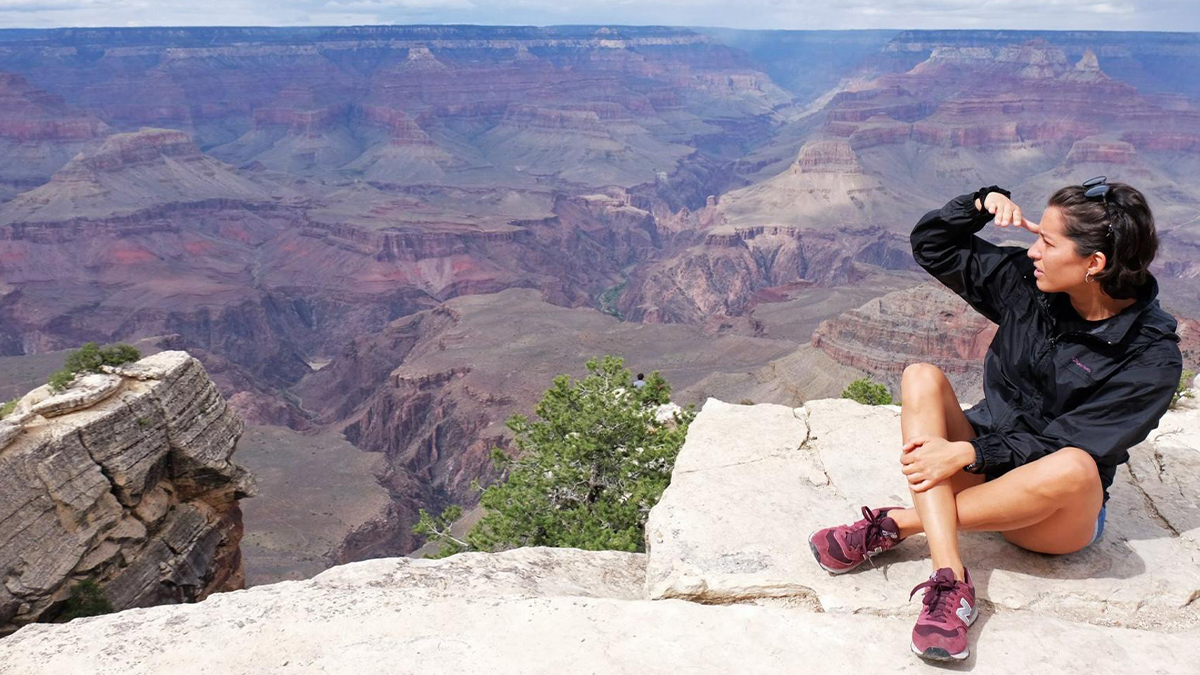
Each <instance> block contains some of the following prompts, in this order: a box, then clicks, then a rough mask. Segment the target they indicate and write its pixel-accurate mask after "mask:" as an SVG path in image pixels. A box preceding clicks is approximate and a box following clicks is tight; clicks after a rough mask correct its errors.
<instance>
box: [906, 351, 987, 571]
mask: <svg viewBox="0 0 1200 675" xmlns="http://www.w3.org/2000/svg"><path fill="white" fill-rule="evenodd" d="M900 399H901V406H900V430H901V434H902V435H903V442H904V443H907V442H908V441H909V439H911V438H914V437H916V436H936V437H938V438H944V439H946V440H950V441H959V440H970V439H971V438H974V436H975V432H974V429H972V427H971V423H970V422H968V421H967V418H966V416H965V415H964V414H963V412H962V408H960V407H959V403H958V397H956V396H955V395H954V389H953V387H951V386H950V382H949V380H947V379H946V376H945V375H944V374H943V373H942V371H941V369H940V368H938V367H937V366H934V365H932V364H929V363H914V364H912V365H910V366H909V367H907V368H905V369H904V375H903V377H902V378H901V381H900ZM963 480H965V479H959V481H960V482H962V481H963ZM979 481H982V477H979ZM912 496H913V505H914V506H915V507H916V516H917V520H918V521H919V527H921V528H922V529H924V531H925V536H926V538H927V539H928V540H929V557H930V558H931V559H932V561H933V569H934V570H939V569H941V568H943V567H949V568H950V569H952V570H954V574H955V576H956V577H957V578H958V579H962V578H963V564H962V559H961V558H960V557H959V553H958V506H957V504H956V503H955V498H954V489H953V486H952V481H948V480H947V481H942V482H941V483H938V484H937V485H934V486H933V487H931V488H929V489H928V490H925V491H924V492H913V493H912ZM889 515H892V514H889ZM896 516H900V518H896ZM906 516H907V517H906ZM911 516H912V514H910V513H896V514H895V515H892V517H893V518H894V519H896V523H897V524H898V525H899V526H900V534H901V536H907V534H908V533H909V532H911V531H913V529H912V525H913V523H912V520H913V519H912V518H911ZM906 525H907V526H908V527H905V526H906ZM906 530H908V531H907V532H906Z"/></svg>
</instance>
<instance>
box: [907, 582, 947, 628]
mask: <svg viewBox="0 0 1200 675" xmlns="http://www.w3.org/2000/svg"><path fill="white" fill-rule="evenodd" d="M956 583H957V582H956V581H955V580H954V574H949V575H946V574H941V570H938V572H936V573H934V575H933V576H931V577H929V580H928V581H923V582H921V583H919V584H917V585H916V587H914V588H913V589H912V592H911V593H909V594H908V599H909V600H912V597H913V596H914V595H916V594H917V591H919V590H921V589H922V588H924V589H926V590H925V597H924V599H922V600H921V602H922V603H924V604H925V611H926V612H928V614H929V618H930V619H933V620H934V621H944V620H945V618H946V613H947V612H948V611H949V609H950V602H948V601H949V600H950V595H951V594H952V593H953V592H954V586H955V584H956Z"/></svg>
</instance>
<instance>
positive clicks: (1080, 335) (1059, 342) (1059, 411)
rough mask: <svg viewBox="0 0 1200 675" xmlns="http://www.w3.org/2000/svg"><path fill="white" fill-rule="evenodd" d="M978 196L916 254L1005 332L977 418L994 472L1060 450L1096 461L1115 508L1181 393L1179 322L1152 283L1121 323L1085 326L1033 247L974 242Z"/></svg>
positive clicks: (991, 357) (952, 206) (916, 242)
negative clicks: (1044, 275) (1119, 480)
mask: <svg viewBox="0 0 1200 675" xmlns="http://www.w3.org/2000/svg"><path fill="white" fill-rule="evenodd" d="M992 218H993V216H992V215H991V214H990V213H988V212H987V211H982V212H981V211H978V210H976V208H975V196H974V194H966V195H962V196H959V197H956V198H955V199H953V200H951V201H950V202H949V203H947V204H946V205H945V206H943V207H942V208H941V209H939V210H936V211H930V212H929V213H927V214H925V216H924V217H922V218H921V220H920V222H918V223H917V226H916V227H915V228H913V231H912V237H911V240H912V249H913V256H914V257H915V258H916V260H917V263H918V264H920V265H921V267H923V268H925V270H927V271H928V272H929V273H930V274H932V275H933V276H934V277H936V278H937V280H938V281H940V282H942V283H943V284H945V285H946V286H947V287H948V288H950V290H952V291H954V292H955V293H957V294H958V295H959V296H961V297H962V298H963V299H964V300H966V301H967V302H968V303H970V304H971V306H972V307H974V308H975V309H976V310H978V311H979V313H981V314H983V315H984V316H986V317H987V318H988V319H991V320H992V321H993V322H995V323H996V324H998V325H999V330H998V331H997V332H996V337H995V339H993V340H992V344H991V346H990V347H989V348H988V351H987V356H986V358H985V360H984V380H983V393H984V399H983V400H982V401H980V402H979V404H977V405H976V406H974V407H973V408H971V409H969V410H967V411H966V415H967V419H968V420H970V422H971V424H972V425H974V427H975V430H976V432H977V433H978V434H979V435H978V437H977V438H975V439H974V440H973V441H971V444H972V445H974V446H975V451H976V456H977V457H978V458H980V459H982V461H983V471H984V472H985V473H986V474H987V475H988V477H989V478H994V477H996V476H999V475H1000V474H1003V473H1005V472H1006V471H1009V470H1011V469H1013V468H1015V467H1018V466H1021V465H1023V464H1027V463H1029V462H1032V461H1034V460H1036V459H1039V458H1041V457H1044V456H1046V455H1048V454H1050V453H1052V452H1055V451H1056V450H1059V449H1060V448H1064V447H1068V446H1073V447H1077V448H1081V449H1082V450H1085V451H1086V452H1087V453H1088V454H1090V455H1091V456H1092V457H1093V458H1095V460H1096V466H1097V467H1098V468H1099V470H1100V480H1101V482H1102V483H1103V485H1104V499H1105V501H1107V500H1108V488H1109V486H1110V485H1112V482H1113V476H1114V475H1115V473H1116V469H1117V467H1118V466H1119V465H1121V464H1123V463H1124V462H1126V461H1128V460H1129V448H1131V447H1133V446H1134V445H1137V444H1138V443H1140V442H1141V441H1142V440H1143V439H1145V438H1146V436H1147V435H1149V433H1150V432H1151V431H1152V430H1153V429H1154V427H1156V426H1158V420H1159V418H1161V417H1162V415H1163V413H1164V412H1166V410H1167V407H1168V406H1169V405H1170V403H1171V397H1172V395H1173V394H1174V392H1175V388H1176V387H1177V386H1178V384H1179V377H1180V374H1181V372H1182V370H1183V359H1182V357H1181V355H1180V352H1179V345H1178V342H1179V336H1178V335H1176V334H1175V329H1176V326H1177V323H1176V321H1175V319H1174V317H1172V316H1171V315H1170V314H1168V313H1167V312H1165V311H1163V309H1162V308H1161V307H1159V304H1158V300H1157V299H1156V296H1157V295H1158V283H1157V282H1156V281H1155V280H1154V279H1153V277H1151V280H1150V283H1148V284H1146V286H1145V287H1143V289H1142V294H1141V295H1140V297H1138V298H1137V300H1136V302H1135V303H1134V304H1132V305H1130V306H1129V307H1126V308H1125V309H1124V310H1123V311H1121V312H1120V313H1119V314H1117V315H1116V316H1114V317H1111V318H1109V319H1104V320H1102V321H1085V320H1083V319H1082V318H1081V317H1080V316H1079V314H1078V313H1076V312H1075V309H1074V308H1073V307H1072V306H1071V303H1070V300H1069V298H1068V297H1067V295H1066V294H1065V293H1043V292H1042V291H1040V290H1038V288H1037V285H1036V283H1035V279H1034V276H1033V261H1032V260H1030V259H1029V257H1028V256H1027V255H1026V249H1024V248H1021V247H1018V246H997V245H995V244H992V243H990V242H988V241H985V240H984V239H982V238H980V237H977V236H975V233H976V232H978V231H980V230H982V229H983V227H984V226H985V225H987V224H988V222H990V221H991V220H992Z"/></svg>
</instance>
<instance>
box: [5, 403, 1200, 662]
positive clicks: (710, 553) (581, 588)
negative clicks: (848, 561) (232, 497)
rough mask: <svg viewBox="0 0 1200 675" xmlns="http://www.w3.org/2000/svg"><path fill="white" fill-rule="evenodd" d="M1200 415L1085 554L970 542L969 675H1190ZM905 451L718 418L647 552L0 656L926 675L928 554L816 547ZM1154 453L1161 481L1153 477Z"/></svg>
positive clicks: (372, 584) (978, 539) (342, 594)
mask: <svg viewBox="0 0 1200 675" xmlns="http://www.w3.org/2000/svg"><path fill="white" fill-rule="evenodd" d="M1197 414H1200V411H1197V410H1182V411H1172V412H1170V413H1168V414H1167V416H1166V417H1165V418H1164V419H1163V422H1162V424H1161V425H1160V427H1159V430H1158V431H1156V432H1155V434H1154V435H1152V437H1151V438H1150V439H1148V440H1147V442H1146V443H1144V444H1142V445H1140V446H1138V447H1137V448H1135V449H1134V453H1133V455H1134V459H1133V461H1132V462H1131V463H1130V465H1129V467H1128V470H1125V469H1123V470H1122V472H1121V474H1120V478H1119V479H1118V481H1117V483H1116V485H1115V486H1114V488H1113V493H1112V494H1113V496H1112V500H1111V501H1110V502H1109V505H1108V508H1109V519H1108V526H1107V528H1106V530H1105V533H1104V536H1103V537H1102V538H1101V539H1100V541H1099V542H1097V543H1096V544H1093V545H1092V546H1090V547H1088V548H1087V549H1084V550H1083V551H1081V552H1079V553H1075V554H1071V555H1067V556H1056V557H1050V556H1043V555H1039V554H1033V553H1028V552H1024V551H1022V550H1020V549H1017V548H1016V547H1014V546H1012V545H1010V544H1008V543H1007V542H1006V541H1005V540H1004V539H1003V538H1002V537H1001V536H1000V535H999V534H995V533H990V534H982V533H981V534H966V535H963V537H962V550H963V554H964V557H965V558H966V560H967V563H968V565H970V566H971V570H972V574H973V576H974V578H975V580H976V589H977V591H978V593H979V597H980V602H979V604H980V607H981V609H982V615H983V616H982V620H981V621H979V622H977V623H976V625H975V627H974V628H972V630H971V641H972V654H971V657H970V659H969V660H968V661H967V662H966V663H965V665H966V667H968V668H969V669H971V670H972V671H973V672H977V673H1012V672H1021V671H1026V670H1029V671H1042V670H1051V671H1053V672H1062V673H1081V674H1082V673H1095V672H1114V673H1115V672H1132V671H1135V670H1136V671H1152V672H1157V673H1164V674H1168V675H1175V674H1179V675H1184V674H1185V673H1191V672H1193V670H1194V665H1195V661H1196V659H1197V658H1200V646H1198V645H1200V640H1198V639H1197V638H1200V615H1198V614H1197V608H1196V605H1195V602H1194V600H1195V598H1196V597H1197V594H1198V593H1200V571H1198V568H1197V566H1196V557H1197V554H1198V553H1200V548H1198V546H1200V544H1198V542H1197V540H1196V538H1195V536H1196V534H1197V533H1198V532H1200V520H1197V519H1196V517H1195V514H1196V513H1197V512H1200V510H1198V508H1197V507H1200V504H1197V501H1196V497H1195V487H1196V485H1195V481H1196V480H1197V479H1198V478H1197V477H1198V476H1200V474H1197V473H1196V472H1195V471H1194V470H1195V468H1196V467H1197V466H1200V437H1197V435H1196V431H1195V430H1196V429H1197V428H1200V425H1197V422H1200V419H1197V417H1196V415H1197ZM747 430H753V431H754V433H752V434H751V433H747ZM899 438H900V429H899V423H898V413H897V412H896V410H895V409H894V408H892V409H889V408H869V407H866V406H861V405H859V404H856V403H854V402H852V401H845V400H822V401H812V402H809V403H808V404H806V405H805V406H804V407H802V408H789V407H785V406H777V405H769V404H764V405H757V406H738V405H729V404H725V403H722V402H721V401H718V400H715V399H710V400H709V401H708V402H707V403H706V404H705V406H704V409H703V410H702V411H701V413H700V415H699V416H698V417H697V419H696V420H695V421H694V422H693V423H692V425H691V427H690V428H689V432H688V438H687V442H686V443H685V445H684V447H683V449H682V451H681V453H680V455H679V458H678V460H677V462H676V465H675V468H674V471H673V474H672V479H671V484H670V486H669V487H668V488H667V490H666V492H665V493H664V495H663V498H662V500H661V501H660V502H659V504H658V505H657V506H656V507H654V509H653V510H652V511H651V514H650V521H649V523H648V524H647V528H646V545H647V550H648V553H645V554H641V553H620V552H614V551H599V552H588V551H579V550H575V549H548V548H522V549H516V550H511V551H506V552H503V553H496V554H484V553H464V554H459V555H456V556H453V557H450V558H446V559H442V560H408V559H383V560H371V561H366V562H360V563H354V564H350V565H344V566H340V567H337V568H334V569H331V570H327V571H326V572H323V573H322V574H320V575H318V576H316V577H314V578H313V579H310V580H307V581H302V582H284V583H279V584H273V585H269V586H258V587H255V588H253V589H250V590H246V591H238V592H233V593H223V594H220V595H216V596H213V597H211V598H209V599H208V600H205V601H204V602H202V603H200V604H198V605H193V606H189V607H154V608H148V609H137V610H130V611H126V612H122V613H120V614H117V615H114V616H107V617H99V618H95V619H85V620H77V621H74V622H72V623H70V624H68V625H65V626H50V625H35V626H30V627H26V628H24V629H22V630H21V631H20V632H18V633H17V634H16V635H13V636H11V637H9V638H7V639H5V640H4V641H2V642H0V656H3V658H2V659H0V673H2V674H4V675H9V674H10V673H12V674H13V675H15V674H16V673H20V674H21V675H39V674H41V673H46V674H49V673H59V672H63V671H71V672H78V673H81V674H85V673H99V672H106V671H109V670H117V669H120V670H121V671H122V672H127V673H130V674H131V675H139V674H141V673H147V674H148V673H157V672H173V673H174V672H178V673H200V672H211V671H214V670H217V671H221V672H228V673H247V674H248V673H251V672H255V673H259V672H269V673H271V672H288V671H290V670H297V669H299V670H320V671H323V672H330V673H354V672H361V671H362V669H363V668H364V667H368V668H369V667H375V666H376V665H377V664H379V663H404V664H405V666H406V667H408V668H412V669H415V670H421V671H423V672H459V671H462V670H472V669H474V668H476V667H477V666H478V664H479V663H480V662H483V661H486V662H487V664H488V668H489V670H490V671H492V672H499V673H557V672H565V671H573V670H578V668H579V664H581V663H583V664H586V665H587V666H588V667H589V668H591V669H595V670H598V671H603V672H607V673H648V672H649V673H674V672H679V671H680V670H687V671H690V672H698V673H726V672H735V671H736V672H749V673H776V672H780V671H781V670H787V669H794V668H796V667H798V664H804V663H813V662H818V661H819V662H820V663H821V664H822V668H829V669H838V670H848V671H855V672H891V671H895V670H898V669H907V668H910V667H914V666H916V665H917V664H918V662H917V661H916V657H914V656H913V655H912V654H910V653H909V650H908V649H909V648H908V641H909V636H910V631H911V628H912V623H913V618H914V617H915V616H916V614H917V612H918V609H919V605H918V603H917V602H916V601H913V602H911V603H910V602H908V601H907V599H908V589H909V588H911V587H912V586H913V585H915V584H916V583H918V582H920V581H922V580H923V579H924V578H925V577H926V575H927V574H928V571H929V569H928V568H929V562H928V560H927V552H926V551H925V547H924V538H923V537H922V536H920V535H917V536H914V537H911V538H909V539H908V540H906V541H905V542H904V543H903V544H901V545H900V547H899V548H898V549H897V550H895V551H892V552H889V554H888V555H887V556H886V557H880V558H878V559H877V561H878V563H877V566H876V567H875V568H871V567H866V568H863V569H861V570H860V571H858V572H856V573H854V574H851V575H842V576H832V575H829V574H827V573H826V572H824V571H823V570H821V569H820V568H819V567H817V565H816V563H815V562H813V560H812V557H811V554H810V553H809V551H808V544H807V542H806V541H805V535H806V534H807V533H808V532H809V531H810V530H811V529H814V528H816V527H819V526H822V525H827V524H830V523H833V522H837V521H839V520H849V519H852V518H854V517H856V515H857V507H858V505H859V504H862V503H869V504H883V503H893V502H903V501H905V500H906V497H905V495H906V494H907V488H906V485H905V482H904V479H903V476H902V475H901V474H900V472H899V471H898V470H897V467H896V465H895V455H894V450H895V446H897V445H898V444H899ZM1156 458H1161V460H1162V462H1161V465H1160V467H1159V468H1154V467H1153V466H1149V465H1147V464H1146V463H1147V462H1153V461H1157V460H1156ZM1181 486H1186V487H1185V488H1184V489H1182V490H1177V487H1181ZM764 514H767V515H766V516H765V517H764ZM313 617H320V619H321V620H320V629H319V630H314V629H313V623H312V620H313ZM797 636H802V637H803V639H797ZM117 644H120V645H121V646H122V648H121V649H114V648H113V647H114V646H115V645H117ZM556 645H557V646H556ZM713 645H719V648H714V647H713Z"/></svg>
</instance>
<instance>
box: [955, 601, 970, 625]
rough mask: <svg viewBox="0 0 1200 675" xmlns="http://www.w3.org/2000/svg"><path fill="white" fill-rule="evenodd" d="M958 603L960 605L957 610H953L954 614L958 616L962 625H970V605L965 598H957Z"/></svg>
mask: <svg viewBox="0 0 1200 675" xmlns="http://www.w3.org/2000/svg"><path fill="white" fill-rule="evenodd" d="M958 601H959V603H961V604H960V605H959V608H958V609H956V610H954V613H955V614H957V615H958V618H960V619H962V622H963V623H970V622H971V605H970V604H968V603H967V599H966V598H959V599H958Z"/></svg>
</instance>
